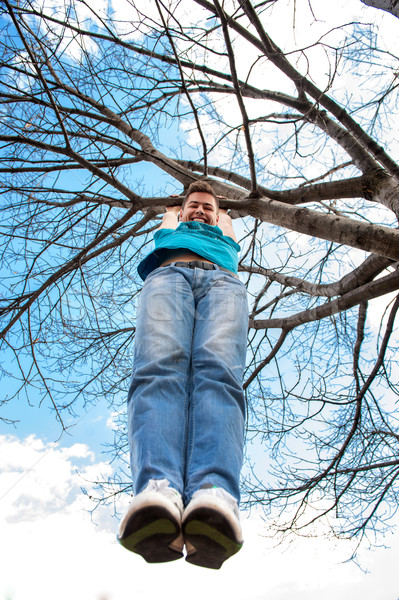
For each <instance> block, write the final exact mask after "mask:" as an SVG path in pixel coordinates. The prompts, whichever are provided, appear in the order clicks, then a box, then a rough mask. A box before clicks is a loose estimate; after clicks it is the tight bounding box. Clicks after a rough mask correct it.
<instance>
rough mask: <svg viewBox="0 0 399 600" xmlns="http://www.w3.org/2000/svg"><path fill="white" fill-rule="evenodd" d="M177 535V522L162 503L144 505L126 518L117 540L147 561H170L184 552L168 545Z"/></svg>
mask: <svg viewBox="0 0 399 600" xmlns="http://www.w3.org/2000/svg"><path fill="white" fill-rule="evenodd" d="M179 535H180V525H179V523H178V521H177V520H176V519H175V517H174V516H173V515H172V514H171V513H170V512H169V511H168V510H167V509H166V508H165V507H163V506H144V507H143V508H141V509H139V510H137V511H136V512H134V513H133V514H132V515H131V517H130V518H129V519H128V521H127V523H126V525H125V528H124V532H123V537H122V538H119V537H118V541H119V543H120V544H121V545H122V546H123V547H124V548H126V549H127V550H130V551H131V552H134V553H136V554H140V556H142V557H143V558H144V559H145V560H146V561H147V562H148V563H161V562H170V561H173V560H177V559H179V558H182V556H183V553H182V552H179V551H177V550H174V549H173V548H170V547H169V545H170V544H172V543H173V542H174V541H175V540H176V538H177V537H178V536H179Z"/></svg>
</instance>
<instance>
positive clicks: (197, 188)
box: [182, 180, 219, 211]
mask: <svg viewBox="0 0 399 600" xmlns="http://www.w3.org/2000/svg"><path fill="white" fill-rule="evenodd" d="M195 192H201V193H203V194H210V195H211V196H213V198H214V200H215V204H216V211H218V210H219V200H218V197H217V196H216V194H215V191H214V189H213V187H212V186H211V185H210V184H209V183H208V182H207V181H202V180H199V181H193V182H192V183H190V185H189V186H188V189H187V193H186V195H185V197H184V200H183V204H182V208H184V205H185V204H186V202H187V200H188V197H189V196H190V195H191V194H194V193H195Z"/></svg>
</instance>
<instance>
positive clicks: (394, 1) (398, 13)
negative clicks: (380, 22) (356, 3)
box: [362, 0, 399, 18]
mask: <svg viewBox="0 0 399 600" xmlns="http://www.w3.org/2000/svg"><path fill="white" fill-rule="evenodd" d="M362 2H363V4H367V6H374V8H380V9H381V10H386V11H387V12H390V13H391V14H392V15H394V16H395V17H398V18H399V0H362Z"/></svg>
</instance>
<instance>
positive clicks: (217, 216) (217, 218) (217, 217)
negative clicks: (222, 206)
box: [216, 213, 219, 225]
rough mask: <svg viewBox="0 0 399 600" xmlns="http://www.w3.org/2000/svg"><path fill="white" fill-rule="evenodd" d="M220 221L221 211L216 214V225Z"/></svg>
mask: <svg viewBox="0 0 399 600" xmlns="http://www.w3.org/2000/svg"><path fill="white" fill-rule="evenodd" d="M218 223H219V213H218V214H217V215H216V225H217V224H218Z"/></svg>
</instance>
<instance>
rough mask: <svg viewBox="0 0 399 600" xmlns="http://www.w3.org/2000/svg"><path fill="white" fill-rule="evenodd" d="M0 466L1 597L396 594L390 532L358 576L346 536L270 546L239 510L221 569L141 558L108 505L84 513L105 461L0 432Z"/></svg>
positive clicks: (101, 599) (393, 597) (256, 518)
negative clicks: (239, 527) (239, 525)
mask: <svg viewBox="0 0 399 600" xmlns="http://www.w3.org/2000/svg"><path fill="white" fill-rule="evenodd" d="M88 418H90V417H88ZM0 464H1V466H2V471H1V474H0V490H1V497H0V535H1V545H0V565H1V571H0V598H1V599H2V600H54V599H57V600H67V599H68V600H69V599H70V598H76V599H77V600H80V599H82V600H83V599H84V600H126V599H129V598H131V599H133V598H134V599H136V598H140V600H154V598H163V599H165V600H169V599H171V600H172V599H175V598H177V597H183V598H186V597H187V598H192V600H203V598H204V597H207V598H212V599H218V598H223V599H224V598H231V599H232V600H244V599H245V600H266V599H272V600H293V598H295V599H296V600H320V599H321V598H322V599H323V600H336V599H337V598H339V599H340V600H349V599H350V600H398V598H399V580H398V573H397V561H398V555H399V538H398V536H397V535H393V536H390V538H389V539H386V542H387V543H389V544H390V546H391V547H390V549H383V548H381V549H377V550H374V551H373V552H369V551H367V550H363V551H361V553H360V559H361V564H362V567H363V569H364V570H368V571H369V572H368V573H365V572H363V571H362V570H361V569H360V568H359V567H357V566H356V565H355V564H353V563H350V562H349V563H345V562H343V561H345V560H346V559H347V558H348V556H349V555H350V551H351V543H349V542H337V541H334V540H324V539H322V538H319V539H318V538H315V539H301V540H297V541H293V542H292V543H291V544H289V545H288V544H286V545H281V546H275V545H274V543H273V541H272V540H270V539H268V538H267V524H266V523H265V522H264V521H263V520H262V518H261V516H260V515H259V514H257V513H256V512H253V513H252V514H251V515H250V516H247V517H246V516H245V515H243V528H244V536H245V544H244V547H243V549H242V551H241V552H240V553H239V554H237V555H236V556H235V557H233V558H231V559H230V561H228V562H227V563H225V565H223V567H222V569H221V570H220V571H210V570H207V569H202V568H199V567H195V566H193V565H190V564H188V563H186V562H185V561H184V560H180V561H176V562H175V563H169V564H164V565H148V564H147V563H146V562H145V561H144V560H143V559H142V558H141V557H139V556H135V555H134V554H131V553H130V552H127V551H126V550H124V549H123V548H122V547H120V546H119V545H118V544H117V542H116V539H115V535H116V530H117V526H118V520H117V519H116V518H113V517H112V514H111V513H112V511H111V509H107V508H100V509H98V510H97V511H96V512H95V513H94V515H92V514H91V512H90V509H91V508H92V505H91V503H90V501H89V500H88V499H87V498H86V497H85V496H84V495H83V494H82V492H81V487H82V486H84V487H88V484H87V481H88V480H89V481H90V480H93V479H95V477H96V475H98V474H99V473H104V472H107V471H108V472H109V470H110V467H109V466H108V465H107V464H106V463H101V462H100V461H99V460H98V457H96V455H95V454H94V453H93V452H92V451H91V450H90V448H89V447H88V446H87V445H85V444H82V443H73V444H67V443H65V444H63V443H60V444H55V443H44V442H43V441H42V440H40V439H39V438H38V437H36V436H34V435H31V436H28V437H26V438H20V437H17V436H16V435H1V436H0ZM119 508H120V510H123V509H124V506H122V505H121V506H120V507H119Z"/></svg>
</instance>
